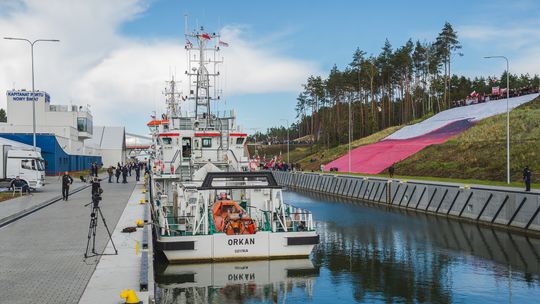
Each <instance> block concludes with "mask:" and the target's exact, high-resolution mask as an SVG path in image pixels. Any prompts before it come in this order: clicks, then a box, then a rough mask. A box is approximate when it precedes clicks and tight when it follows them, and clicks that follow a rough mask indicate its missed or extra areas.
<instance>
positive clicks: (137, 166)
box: [135, 163, 141, 181]
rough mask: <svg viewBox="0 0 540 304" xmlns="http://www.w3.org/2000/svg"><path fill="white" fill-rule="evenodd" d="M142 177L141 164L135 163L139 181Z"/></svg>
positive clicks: (136, 177) (136, 175) (136, 178)
mask: <svg viewBox="0 0 540 304" xmlns="http://www.w3.org/2000/svg"><path fill="white" fill-rule="evenodd" d="M140 178H141V166H139V164H138V163H136V164H135V180H136V181H139V179H140Z"/></svg>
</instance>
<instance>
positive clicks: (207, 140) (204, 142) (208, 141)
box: [202, 138, 212, 148]
mask: <svg viewBox="0 0 540 304" xmlns="http://www.w3.org/2000/svg"><path fill="white" fill-rule="evenodd" d="M202 146H203V148H212V139H211V138H203V139H202Z"/></svg>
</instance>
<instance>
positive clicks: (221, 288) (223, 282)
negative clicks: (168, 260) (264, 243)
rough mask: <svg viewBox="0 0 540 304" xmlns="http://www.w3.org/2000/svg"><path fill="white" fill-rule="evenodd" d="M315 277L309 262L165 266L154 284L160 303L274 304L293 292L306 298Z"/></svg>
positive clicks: (284, 261) (315, 274) (159, 270)
mask: <svg viewBox="0 0 540 304" xmlns="http://www.w3.org/2000/svg"><path fill="white" fill-rule="evenodd" d="M317 276H319V271H318V269H317V268H315V267H314V266H313V263H311V261H310V260H308V259H295V260H272V261H249V262H230V263H214V264H193V265H166V266H165V267H163V268H160V269H158V270H157V275H156V282H157V283H158V285H159V288H160V298H161V299H160V302H161V303H167V304H168V303H246V302H253V301H255V302H270V303H274V302H277V301H278V300H279V299H283V300H285V299H287V295H288V294H289V293H291V292H292V291H293V290H297V291H300V292H302V293H303V294H304V295H305V296H306V297H308V298H310V297H311V294H312V289H313V281H314V278H315V277H317ZM283 300H282V301H283ZM282 301H280V302H282Z"/></svg>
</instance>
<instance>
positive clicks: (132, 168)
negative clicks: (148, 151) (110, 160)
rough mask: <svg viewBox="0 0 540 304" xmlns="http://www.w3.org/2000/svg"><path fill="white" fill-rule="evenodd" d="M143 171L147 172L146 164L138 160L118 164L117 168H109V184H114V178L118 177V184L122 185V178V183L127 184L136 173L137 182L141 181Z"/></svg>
mask: <svg viewBox="0 0 540 304" xmlns="http://www.w3.org/2000/svg"><path fill="white" fill-rule="evenodd" d="M141 171H142V172H144V171H146V164H145V163H143V162H139V161H137V160H135V161H130V162H128V163H127V164H124V163H120V162H119V163H118V164H117V165H116V167H115V166H110V167H109V168H107V174H108V176H109V183H112V182H113V177H116V182H117V183H120V176H121V177H122V183H123V184H126V183H127V178H128V176H131V175H132V172H135V181H137V182H138V181H139V180H140V179H141Z"/></svg>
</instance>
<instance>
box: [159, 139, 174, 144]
mask: <svg viewBox="0 0 540 304" xmlns="http://www.w3.org/2000/svg"><path fill="white" fill-rule="evenodd" d="M161 141H162V142H163V144H164V145H170V144H172V138H170V137H162V138H161Z"/></svg>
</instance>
